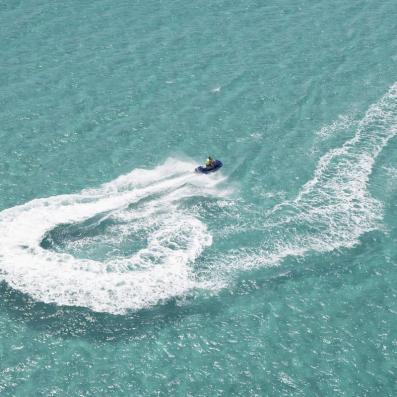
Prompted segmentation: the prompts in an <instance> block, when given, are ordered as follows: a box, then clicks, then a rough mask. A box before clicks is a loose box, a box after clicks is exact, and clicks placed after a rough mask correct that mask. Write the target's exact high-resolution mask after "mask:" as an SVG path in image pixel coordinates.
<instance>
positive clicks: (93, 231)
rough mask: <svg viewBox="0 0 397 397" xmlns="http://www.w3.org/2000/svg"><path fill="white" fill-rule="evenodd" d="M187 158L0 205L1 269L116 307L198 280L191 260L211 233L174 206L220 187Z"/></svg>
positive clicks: (42, 287)
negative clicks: (93, 185) (101, 182)
mask: <svg viewBox="0 0 397 397" xmlns="http://www.w3.org/2000/svg"><path fill="white" fill-rule="evenodd" d="M192 167H193V165H192V164H191V163H188V162H182V161H178V160H174V159H173V160H169V161H167V162H166V163H165V164H163V165H162V166H159V167H157V168H155V169H153V170H142V169H136V170H134V171H132V172H131V173H129V174H127V175H123V176H121V177H119V178H117V179H115V180H114V181H112V182H110V183H106V184H104V185H102V186H101V187H99V188H98V189H89V190H83V191H82V192H80V193H78V194H70V195H59V196H54V197H49V198H42V199H36V200H32V201H30V202H28V203H26V204H24V205H20V206H16V207H13V208H10V209H7V210H4V211H2V212H1V213H0V235H1V236H2V240H1V244H0V272H1V273H0V274H1V277H2V278H3V279H4V280H5V281H6V282H7V283H8V284H9V285H10V286H11V287H13V288H15V289H17V290H19V291H21V292H24V293H27V294H29V295H30V296H32V297H33V298H34V299H36V300H39V301H42V302H46V303H56V304H58V305H69V306H83V307H88V308H90V309H92V310H94V311H106V312H111V313H124V312H126V311H127V310H137V309H141V308H144V307H148V306H151V305H154V304H156V303H158V302H159V301H162V300H165V299H169V298H171V297H174V296H178V295H182V294H184V293H186V292H187V291H189V290H191V289H192V288H196V287H200V286H201V284H200V282H199V281H197V280H195V277H194V274H193V273H192V268H191V266H189V265H190V264H191V263H192V262H194V260H195V259H196V258H197V257H198V256H199V255H200V254H201V252H202V251H203V249H204V248H205V247H206V246H208V245H210V244H211V242H212V238H211V236H210V235H209V234H208V232H207V227H206V225H205V224H204V223H203V222H202V221H201V220H200V219H198V218H196V217H194V216H193V215H191V214H189V213H188V212H187V211H186V210H182V209H180V207H179V206H178V203H180V202H181V200H183V199H186V198H188V197H192V196H203V195H211V196H214V195H215V196H217V195H218V196H221V195H223V194H224V193H223V192H222V191H221V190H219V189H217V184H218V183H219V182H220V181H221V180H222V178H221V177H220V176H219V175H217V176H213V177H211V178H208V177H207V178H205V180H204V179H203V178H202V177H200V176H196V175H194V174H193V173H192V169H193V168H192Z"/></svg>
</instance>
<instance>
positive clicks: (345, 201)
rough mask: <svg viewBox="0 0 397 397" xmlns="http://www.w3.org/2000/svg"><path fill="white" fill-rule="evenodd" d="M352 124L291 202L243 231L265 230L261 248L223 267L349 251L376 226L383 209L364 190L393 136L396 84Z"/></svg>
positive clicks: (396, 117)
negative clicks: (347, 135) (347, 136)
mask: <svg viewBox="0 0 397 397" xmlns="http://www.w3.org/2000/svg"><path fill="white" fill-rule="evenodd" d="M352 125H353V123H348V124H346V126H345V128H350V127H351V126H352ZM354 125H355V126H356V132H355V135H354V136H353V138H351V139H349V140H347V141H346V142H345V143H344V144H343V145H342V146H341V147H339V148H335V149H331V150H329V151H328V152H327V153H326V154H325V155H323V156H322V157H321V158H320V160H319V162H318V164H317V166H316V169H315V171H314V175H313V178H312V179H311V180H309V181H308V182H307V183H306V184H305V185H304V186H303V187H302V188H301V190H300V192H299V193H298V195H297V196H296V198H295V199H293V200H290V201H285V202H282V203H280V204H278V205H276V206H275V207H274V208H273V209H272V210H271V211H269V212H268V213H267V214H266V217H265V221H263V218H264V217H262V219H261V220H258V222H255V223H254V225H253V226H252V227H249V228H248V230H253V231H259V232H260V231H262V232H266V238H265V241H264V242H263V243H262V244H261V245H260V247H257V248H256V249H255V252H252V250H250V249H246V250H244V251H243V252H242V250H239V251H237V252H236V251H233V252H231V253H230V255H229V256H228V257H226V258H224V262H225V264H226V263H227V264H228V265H227V267H230V263H232V264H233V266H232V267H237V268H250V267H257V266H263V265H274V264H278V263H280V261H281V260H282V259H284V258H285V257H287V256H302V255H304V254H306V253H307V252H310V251H316V252H328V251H332V250H334V249H338V248H342V247H347V248H350V247H353V246H354V245H355V244H357V243H358V241H359V237H360V236H361V235H362V234H363V233H366V232H368V231H371V230H374V229H376V228H377V227H378V226H379V224H380V222H381V220H382V217H383V205H382V203H380V202H379V201H378V200H376V199H375V198H373V197H372V196H371V195H370V193H369V192H368V189H367V188H368V181H369V177H370V175H371V173H372V169H373V167H374V164H375V161H376V159H377V157H378V155H379V154H380V153H381V151H382V150H383V149H384V148H385V146H386V145H387V144H388V142H389V141H390V139H392V138H393V137H395V135H396V134H397V83H394V84H393V85H392V86H391V87H390V89H389V91H388V92H387V93H386V94H385V95H384V96H383V97H382V98H381V99H380V100H379V101H378V102H377V103H375V104H373V105H371V106H370V107H369V109H368V110H367V112H366V113H365V115H364V117H363V118H362V119H361V120H359V121H357V122H354ZM226 272H228V270H226Z"/></svg>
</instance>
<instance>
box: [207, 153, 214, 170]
mask: <svg viewBox="0 0 397 397" xmlns="http://www.w3.org/2000/svg"><path fill="white" fill-rule="evenodd" d="M214 163H215V160H214V159H213V158H212V157H211V156H208V159H207V160H206V161H205V166H206V168H211V167H213V166H214Z"/></svg>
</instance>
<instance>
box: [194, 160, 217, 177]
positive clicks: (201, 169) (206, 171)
mask: <svg viewBox="0 0 397 397" xmlns="http://www.w3.org/2000/svg"><path fill="white" fill-rule="evenodd" d="M222 165H223V164H222V161H220V160H214V162H213V164H212V165H211V166H210V167H203V166H201V165H200V166H198V167H197V168H196V169H195V170H194V171H195V172H197V173H198V174H209V173H211V172H216V171H218V170H219V168H221V167H222Z"/></svg>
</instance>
